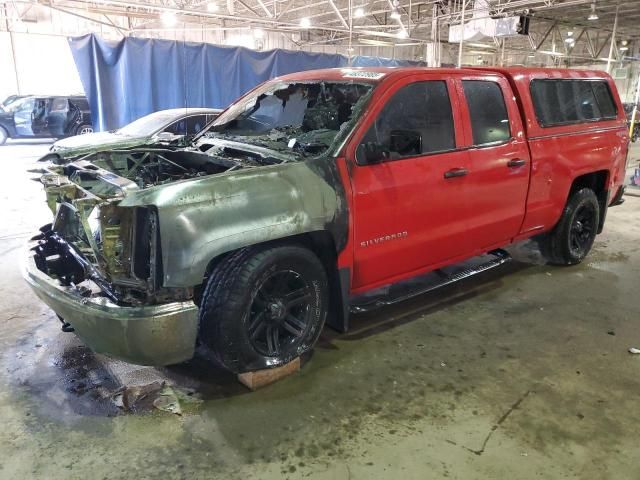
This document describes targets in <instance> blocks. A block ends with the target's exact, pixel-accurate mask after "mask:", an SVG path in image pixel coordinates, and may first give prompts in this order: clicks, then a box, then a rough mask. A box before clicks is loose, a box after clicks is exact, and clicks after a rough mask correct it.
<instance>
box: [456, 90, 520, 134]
mask: <svg viewBox="0 0 640 480" xmlns="http://www.w3.org/2000/svg"><path fill="white" fill-rule="evenodd" d="M462 87H463V89H464V95H465V97H466V99H467V105H469V115H470V116H471V128H472V130H473V144H474V145H476V146H479V145H487V144H493V143H503V142H506V141H507V140H509V139H510V138H511V128H510V126H509V114H508V113H507V106H506V104H505V102H504V95H503V94H502V89H501V88H500V85H498V84H497V83H496V82H491V81H485V80H463V81H462Z"/></svg>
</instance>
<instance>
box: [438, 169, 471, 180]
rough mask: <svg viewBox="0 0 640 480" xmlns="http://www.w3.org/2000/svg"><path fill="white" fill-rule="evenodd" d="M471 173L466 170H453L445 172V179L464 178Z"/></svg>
mask: <svg viewBox="0 0 640 480" xmlns="http://www.w3.org/2000/svg"><path fill="white" fill-rule="evenodd" d="M467 173H469V171H468V170H467V169H466V168H452V169H451V170H449V171H447V172H444V178H454V177H464V176H465V175H466V174H467Z"/></svg>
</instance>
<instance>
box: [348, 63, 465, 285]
mask: <svg viewBox="0 0 640 480" xmlns="http://www.w3.org/2000/svg"><path fill="white" fill-rule="evenodd" d="M425 81H437V82H445V84H446V86H447V89H446V90H447V91H448V96H449V99H450V101H451V104H452V109H451V111H452V116H453V125H454V130H455V133H454V137H455V138H454V141H452V148H451V149H450V150H448V151H446V152H440V153H428V154H424V153H423V154H419V155H414V156H411V157H409V158H402V159H397V160H388V161H384V162H383V163H378V164H369V165H358V164H356V162H355V149H356V147H357V145H359V144H360V142H361V141H363V138H364V137H365V134H366V133H367V132H369V127H370V126H372V125H374V123H375V121H376V120H375V119H376V118H377V117H378V115H379V114H380V112H381V110H382V109H383V107H384V106H385V105H386V103H387V102H388V101H389V100H390V99H391V98H392V97H393V96H394V94H396V93H397V92H399V91H400V90H401V89H402V88H403V87H407V86H408V85H410V84H414V83H416V82H425ZM375 125H376V127H375V128H376V129H377V128H378V127H377V124H375ZM376 132H377V130H376ZM439 132H440V130H439V128H438V126H434V127H433V128H430V127H428V128H426V129H424V131H423V132H422V133H423V139H424V141H426V142H427V143H428V142H437V141H438V138H437V137H438V136H439V135H440V133H439ZM449 132H450V130H449ZM463 132H464V127H463V126H462V124H461V122H460V118H459V108H458V94H457V91H456V88H455V84H454V82H453V79H452V78H451V76H448V78H444V77H443V76H442V75H437V74H435V73H434V74H421V75H414V76H410V77H405V78H403V79H401V80H399V81H397V82H396V83H394V84H393V85H391V86H389V87H388V91H387V92H386V93H385V94H384V95H382V96H381V97H380V99H379V100H378V102H377V104H376V105H375V106H374V107H373V112H372V115H371V116H370V117H369V121H367V122H365V124H364V125H363V126H362V127H361V128H359V130H358V132H356V134H355V135H354V141H353V142H352V144H351V145H350V150H348V158H350V160H351V162H352V168H351V187H352V189H353V204H352V205H353V222H354V229H353V231H354V242H353V248H354V253H353V255H354V262H353V280H352V288H353V289H354V290H365V289H367V288H374V287H376V286H379V285H383V284H385V283H391V282H393V281H395V280H397V279H399V278H402V277H406V276H410V275H411V274H412V273H417V272H419V271H420V270H425V269H427V267H428V266H429V265H433V264H436V263H441V262H444V261H446V260H447V259H449V258H452V257H455V256H460V255H462V254H464V253H466V252H468V251H470V248H471V245H470V243H469V241H468V236H467V234H466V230H467V222H468V218H467V216H468V212H469V204H468V201H467V197H466V196H465V186H466V184H467V181H468V178H467V177H466V176H451V175H447V177H448V178H445V174H446V173H447V172H451V171H457V172H460V171H465V170H468V168H469V165H468V159H469V153H468V151H465V150H463V149H458V148H457V147H458V146H459V144H460V143H461V142H462V141H463ZM349 152H350V153H349Z"/></svg>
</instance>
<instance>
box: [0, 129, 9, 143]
mask: <svg viewBox="0 0 640 480" xmlns="http://www.w3.org/2000/svg"><path fill="white" fill-rule="evenodd" d="M7 138H9V133H8V132H7V131H6V130H5V129H4V128H3V127H0V145H4V144H5V142H6V141H7Z"/></svg>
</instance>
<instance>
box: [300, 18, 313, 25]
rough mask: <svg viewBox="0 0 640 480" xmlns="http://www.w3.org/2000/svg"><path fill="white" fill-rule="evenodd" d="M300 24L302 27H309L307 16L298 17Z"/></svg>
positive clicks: (309, 21)
mask: <svg viewBox="0 0 640 480" xmlns="http://www.w3.org/2000/svg"><path fill="white" fill-rule="evenodd" d="M300 26H301V27H302V28H309V27H311V20H309V19H308V18H307V17H303V18H301V19H300Z"/></svg>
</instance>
